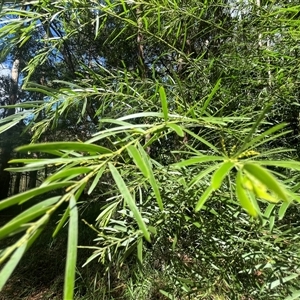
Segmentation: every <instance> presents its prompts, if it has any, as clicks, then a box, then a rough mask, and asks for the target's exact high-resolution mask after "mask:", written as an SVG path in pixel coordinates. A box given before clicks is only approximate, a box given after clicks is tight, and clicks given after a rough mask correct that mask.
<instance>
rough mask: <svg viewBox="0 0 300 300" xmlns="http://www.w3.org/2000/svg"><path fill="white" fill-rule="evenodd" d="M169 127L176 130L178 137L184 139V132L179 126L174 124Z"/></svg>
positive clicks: (169, 124)
mask: <svg viewBox="0 0 300 300" xmlns="http://www.w3.org/2000/svg"><path fill="white" fill-rule="evenodd" d="M167 126H168V127H169V128H171V129H172V130H174V131H175V132H176V133H177V135H179V136H180V137H184V132H183V130H182V128H181V127H180V126H179V125H177V124H173V123H168V125H167Z"/></svg>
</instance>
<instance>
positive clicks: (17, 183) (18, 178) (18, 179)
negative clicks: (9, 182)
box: [13, 172, 22, 195]
mask: <svg viewBox="0 0 300 300" xmlns="http://www.w3.org/2000/svg"><path fill="white" fill-rule="evenodd" d="M21 175H22V173H20V172H18V173H17V174H16V180H15V184H14V191H13V194H14V195H17V194H19V192H20V182H21Z"/></svg>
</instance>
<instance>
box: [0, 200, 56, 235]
mask: <svg viewBox="0 0 300 300" xmlns="http://www.w3.org/2000/svg"><path fill="white" fill-rule="evenodd" d="M59 199H60V196H58V197H53V198H50V199H47V200H44V201H42V202H39V203H38V204H36V205H34V206H32V207H30V208H29V209H27V210H25V211H24V212H22V213H21V214H19V215H18V216H17V217H15V218H13V219H12V220H11V221H9V222H8V223H6V224H5V225H4V226H3V227H1V228H0V239H2V238H4V237H6V236H8V235H11V234H13V233H14V232H15V231H17V230H18V229H20V227H21V226H22V225H23V224H25V223H27V222H29V221H32V220H34V219H36V218H37V217H39V216H41V215H42V214H44V213H45V212H46V211H47V210H48V209H49V207H51V206H52V205H53V204H55V203H56V202H57V201H58V200H59ZM21 229H22V228H21ZM23 230H26V227H24V228H23ZM17 232H19V231H17Z"/></svg>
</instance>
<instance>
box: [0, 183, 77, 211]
mask: <svg viewBox="0 0 300 300" xmlns="http://www.w3.org/2000/svg"><path fill="white" fill-rule="evenodd" d="M72 184H74V182H73V181H65V182H59V183H53V184H49V185H47V186H44V187H37V188H34V189H32V190H29V191H26V192H24V193H21V194H18V195H14V196H12V197H9V198H7V199H5V200H2V201H0V210H3V209H5V208H7V207H10V206H12V205H15V204H17V203H21V202H22V203H24V202H25V201H27V200H29V199H31V198H33V197H36V196H38V195H42V194H44V193H47V192H49V191H53V190H56V189H59V188H63V187H66V186H69V185H72Z"/></svg>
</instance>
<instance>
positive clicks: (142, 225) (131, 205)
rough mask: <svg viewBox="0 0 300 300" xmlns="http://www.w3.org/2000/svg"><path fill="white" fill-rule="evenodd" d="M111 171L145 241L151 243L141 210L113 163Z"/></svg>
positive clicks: (110, 165)
mask: <svg viewBox="0 0 300 300" xmlns="http://www.w3.org/2000/svg"><path fill="white" fill-rule="evenodd" d="M109 169H110V171H111V174H112V176H113V178H114V180H115V182H116V184H117V186H118V188H119V191H120V193H121V195H122V196H123V197H124V200H125V201H126V203H127V205H128V206H129V208H130V210H131V211H132V213H133V215H134V218H135V220H136V222H137V223H138V225H139V228H140V229H141V231H142V232H143V234H144V236H145V239H146V240H147V241H149V242H150V234H149V231H148V229H147V226H146V224H145V222H144V220H143V218H142V216H141V213H140V212H139V210H138V208H137V206H136V204H135V201H134V199H133V198H132V196H131V194H130V192H129V190H128V188H127V186H126V184H125V182H124V180H123V178H122V177H121V175H120V173H119V172H118V170H117V169H116V168H115V167H114V166H113V165H112V164H111V163H109Z"/></svg>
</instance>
